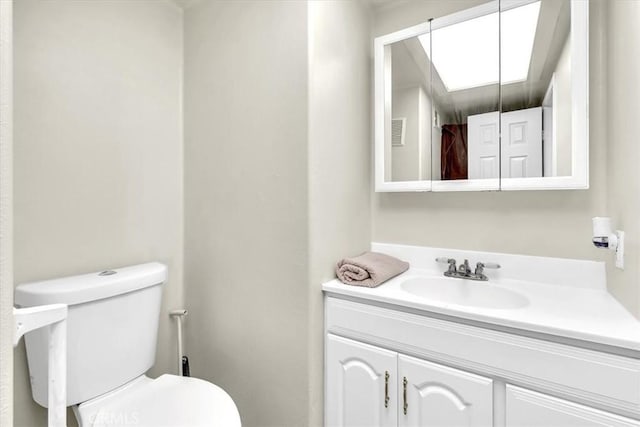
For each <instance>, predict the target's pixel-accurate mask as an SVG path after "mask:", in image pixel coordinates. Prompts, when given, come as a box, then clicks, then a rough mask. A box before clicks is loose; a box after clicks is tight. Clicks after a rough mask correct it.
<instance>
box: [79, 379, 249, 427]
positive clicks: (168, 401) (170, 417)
mask: <svg viewBox="0 0 640 427" xmlns="http://www.w3.org/2000/svg"><path fill="white" fill-rule="evenodd" d="M74 410H75V412H76V417H77V418H78V421H79V423H80V426H82V427H102V426H125V425H135V426H140V427H161V426H167V427H168V426H176V427H177V426H180V427H190V426H194V427H196V426H220V427H223V426H224V427H240V425H241V423H240V415H239V414H238V409H237V408H236V405H235V404H234V402H233V400H232V399H231V397H230V396H229V395H228V394H227V393H226V392H225V391H224V390H223V389H221V388H220V387H218V386H216V385H215V384H212V383H210V382H207V381H204V380H201V379H197V378H191V377H179V376H175V375H168V374H165V375H162V376H160V377H158V378H157V379H151V378H148V377H146V376H144V375H143V376H141V377H139V378H136V379H135V380H133V381H131V382H129V383H127V384H126V385H124V386H122V387H120V388H118V389H116V390H113V391H111V392H109V393H106V394H105V395H102V396H99V397H97V398H95V399H92V400H90V401H87V402H84V403H82V404H80V405H79V406H77V407H76V408H74Z"/></svg>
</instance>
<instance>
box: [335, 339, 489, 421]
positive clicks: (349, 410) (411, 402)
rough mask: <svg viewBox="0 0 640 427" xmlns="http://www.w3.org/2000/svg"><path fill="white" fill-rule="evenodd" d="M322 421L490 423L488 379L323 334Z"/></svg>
mask: <svg viewBox="0 0 640 427" xmlns="http://www.w3.org/2000/svg"><path fill="white" fill-rule="evenodd" d="M326 366H327V384H326V387H327V388H326V390H327V402H326V405H327V412H326V417H327V418H326V425H328V426H340V427H343V426H344V427H347V426H369V427H374V426H385V427H387V426H402V427H404V426H425V427H426V426H434V427H435V426H438V427H461V426H491V425H493V421H492V418H493V403H492V401H493V389H492V383H493V381H492V380H490V379H488V378H484V377H481V376H478V375H474V374H470V373H468V372H464V371H460V370H458V369H452V368H449V367H445V366H442V365H438V364H435V363H431V362H427V361H425V360H420V359H416V358H414V357H410V356H405V355H402V354H398V353H395V352H393V351H389V350H384V349H382V348H378V347H375V346H371V345H367V344H364V343H361V342H358V341H353V340H349V339H346V338H342V337H338V336H335V335H331V334H329V335H328V336H327V360H326Z"/></svg>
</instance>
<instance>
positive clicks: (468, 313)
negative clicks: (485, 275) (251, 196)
mask: <svg viewBox="0 0 640 427" xmlns="http://www.w3.org/2000/svg"><path fill="white" fill-rule="evenodd" d="M429 275H431V273H430V272H428V271H424V270H420V269H413V268H411V269H409V271H407V272H405V273H403V274H401V275H400V276H397V277H395V278H393V279H391V280H389V281H388V282H386V283H384V284H382V285H380V286H378V287H377V288H365V287H361V286H352V285H345V284H343V283H342V282H340V281H339V280H337V279H336V280H332V281H330V282H327V283H325V284H324V285H323V286H322V289H323V290H324V291H325V292H326V293H329V294H336V295H344V296H349V297H353V298H359V299H364V300H370V301H377V302H382V303H387V304H393V305H399V306H403V307H409V308H413V309H417V310H422V311H425V312H432V313H439V314H444V315H448V316H453V317H459V318H462V319H468V320H474V321H481V322H485V323H491V324H495V325H499V326H506V327H510V328H517V329H523V330H526V331H533V332H539V333H544V334H550V335H555V336H560V337H566V338H573V339H579V340H583V341H589V342H595V343H599V344H605V345H611V346H615V347H622V348H627V349H631V350H638V351H640V322H638V320H636V319H635V318H634V317H633V316H632V315H631V314H630V313H629V312H628V311H626V310H625V308H624V307H622V305H620V303H619V302H618V301H616V300H615V299H614V298H613V297H612V296H611V295H610V294H609V293H608V292H607V291H604V290H592V289H579V288H574V287H568V286H554V285H545V284H538V283H531V282H524V281H509V282H508V283H503V284H498V283H492V284H490V283H487V282H474V285H475V286H495V287H500V288H506V289H509V290H512V291H515V292H517V293H520V294H522V295H524V296H525V297H526V298H527V299H528V300H529V304H528V305H527V306H525V307H521V308H515V309H493V308H483V307H473V306H462V305H455V304H447V303H443V302H440V301H434V300H431V299H427V298H424V297H418V296H415V295H413V294H411V293H409V292H406V291H405V290H403V289H402V288H401V286H400V285H401V283H402V282H403V281H404V280H406V279H408V278H412V277H415V276H427V277H428V276H429ZM452 280H459V279H452Z"/></svg>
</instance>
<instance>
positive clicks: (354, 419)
mask: <svg viewBox="0 0 640 427" xmlns="http://www.w3.org/2000/svg"><path fill="white" fill-rule="evenodd" d="M326 357H327V360H326V372H327V374H326V375H327V378H326V396H325V405H326V413H325V423H326V425H327V426H332V427H333V426H336V427H337V426H340V427H342V426H345V427H346V426H349V427H351V426H366V427H377V426H385V427H387V426H397V424H398V418H397V410H398V409H397V408H398V405H397V403H398V399H397V395H396V384H397V381H398V376H397V374H396V373H397V367H398V360H397V353H395V352H392V351H388V350H384V349H381V348H378V347H374V346H371V345H367V344H362V343H359V342H357V341H352V340H348V339H345V338H341V337H337V336H335V335H331V334H329V335H327V355H326Z"/></svg>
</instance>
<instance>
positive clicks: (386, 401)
mask: <svg viewBox="0 0 640 427" xmlns="http://www.w3.org/2000/svg"><path fill="white" fill-rule="evenodd" d="M384 407H385V408H388V407H389V371H384Z"/></svg>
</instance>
